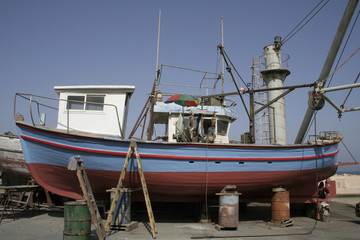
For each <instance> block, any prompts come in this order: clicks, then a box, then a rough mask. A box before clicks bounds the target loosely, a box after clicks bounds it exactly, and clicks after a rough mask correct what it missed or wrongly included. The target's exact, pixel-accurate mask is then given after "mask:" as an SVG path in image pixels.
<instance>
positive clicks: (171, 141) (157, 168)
mask: <svg viewBox="0 0 360 240" xmlns="http://www.w3.org/2000/svg"><path fill="white" fill-rule="evenodd" d="M218 49H219V51H220V52H221V54H222V55H223V59H224V60H225V62H226V64H227V66H228V67H227V69H228V71H229V73H230V75H231V76H232V73H231V66H230V65H229V61H227V60H228V59H227V55H226V54H225V52H224V49H223V47H222V45H219V47H218ZM331 51H333V50H331ZM264 56H265V58H264V61H265V63H264V65H265V66H266V67H265V69H264V70H263V71H262V72H261V74H262V76H263V79H264V82H265V83H266V88H264V89H258V90H256V89H253V88H252V87H248V88H239V87H238V86H237V85H236V81H234V83H235V87H236V89H237V91H236V92H235V94H238V95H239V98H240V99H241V100H242V103H244V101H243V96H244V95H245V94H249V96H250V104H249V105H250V108H249V110H246V112H247V114H248V116H249V120H250V124H249V131H248V132H246V133H244V134H242V137H241V142H235V141H231V140H230V139H229V132H230V131H231V124H232V123H233V122H234V121H236V116H235V113H234V111H233V110H232V109H233V107H234V106H233V105H232V104H229V102H228V101H227V99H226V95H227V94H224V93H219V94H215V93H213V94H211V95H210V94H207V95H205V94H199V95H197V96H194V95H193V94H192V95H187V94H185V93H183V92H178V93H174V94H172V95H171V96H166V94H164V92H162V91H161V90H160V88H159V85H160V81H159V76H160V70H159V68H158V66H157V75H156V79H155V82H154V87H153V89H152V92H151V94H150V95H149V99H148V102H147V103H146V104H145V107H144V108H143V111H142V114H141V116H140V117H139V119H138V121H137V122H136V123H135V126H134V128H133V131H132V132H131V133H130V135H129V137H126V128H127V126H126V122H127V115H128V111H129V101H130V98H131V96H132V94H133V91H134V90H135V87H134V86H126V85H125V86H123V85H119V86H57V87H55V91H56V92H57V93H58V95H59V98H58V99H55V100H57V101H59V103H58V107H51V106H50V105H48V104H44V103H40V100H39V99H41V98H42V99H44V98H43V97H41V96H36V95H32V94H20V93H18V94H17V95H16V99H17V98H20V99H22V100H23V99H25V100H27V101H29V102H30V115H29V119H31V121H30V122H25V121H16V125H17V129H18V133H19V136H20V141H21V145H22V148H23V152H24V156H25V159H26V162H27V164H28V167H29V169H30V172H31V174H32V176H33V177H34V178H35V180H36V182H37V183H38V184H40V185H41V186H42V187H43V188H45V189H46V190H48V191H51V192H53V193H55V194H58V195H61V196H65V197H69V198H73V199H82V197H83V195H82V191H81V189H80V186H79V184H78V183H77V182H78V180H77V177H76V174H75V173H74V172H73V171H70V170H68V169H67V166H68V161H69V159H70V158H71V157H73V156H79V155H80V156H81V157H82V159H83V160H84V166H85V168H86V171H87V174H88V177H89V180H90V184H91V187H92V190H93V192H94V193H95V194H96V195H98V196H100V195H105V194H106V190H107V189H111V188H113V187H115V186H116V183H117V181H118V179H119V176H120V173H121V171H122V168H123V164H124V160H125V156H126V155H127V152H128V150H129V146H130V143H131V141H136V143H137V146H138V150H139V153H140V158H141V162H142V167H143V171H144V176H145V179H146V183H147V187H148V191H149V195H150V198H151V200H152V201H160V202H161V201H163V202H186V201H192V202H194V201H198V202H204V201H210V200H213V199H217V197H216V195H215V193H218V192H220V191H221V189H223V188H224V186H226V185H235V186H236V188H237V191H239V192H241V193H242V196H241V201H244V202H246V201H269V199H270V198H271V193H272V190H273V188H276V187H283V188H286V189H288V190H289V192H290V201H291V202H301V203H311V202H314V201H315V198H316V197H317V186H318V182H320V181H322V180H326V179H327V178H329V177H330V176H332V175H333V174H335V172H336V170H337V168H338V165H339V162H338V153H339V142H340V141H341V139H342V136H341V135H340V134H339V133H338V132H333V131H329V132H323V133H320V134H316V135H315V136H313V139H309V140H308V141H305V142H303V139H302V140H301V141H299V142H297V143H294V144H289V143H287V139H286V123H285V110H284V99H283V96H284V95H285V94H284V93H283V90H284V89H288V90H289V91H287V92H286V93H288V92H290V90H293V89H295V88H297V87H313V88H314V89H317V90H316V91H317V92H316V93H319V92H320V93H321V94H322V93H323V92H321V88H320V90H319V89H318V88H317V86H318V85H316V83H314V84H308V85H302V86H290V87H284V86H283V82H284V80H285V78H286V76H288V75H289V74H290V71H289V70H288V69H287V68H286V67H285V68H284V67H283V62H284V60H283V59H282V57H281V56H282V54H281V41H280V40H279V39H278V38H275V41H274V43H272V44H270V45H268V46H266V47H265V48H264ZM256 92H269V94H268V99H267V103H266V104H265V105H264V106H263V107H261V108H260V109H258V110H255V108H254V97H253V96H254V93H256ZM314 95H316V94H314ZM316 96H317V95H316ZM164 97H166V98H164ZM45 99H46V100H47V101H48V100H52V99H50V98H45ZM313 99H314V98H313ZM316 100H318V98H316ZM313 102H314V104H313V105H312V107H313V108H314V109H315V108H316V109H320V108H321V107H319V104H318V103H316V104H315V102H316V101H315V100H314V101H313ZM27 105H28V106H29V104H28V103H27ZM310 105H311V104H310ZM244 106H245V104H244ZM245 107H246V106H245ZM45 108H52V109H55V110H56V111H57V114H58V118H57V126H56V127H49V126H47V124H46V115H45V114H43V113H42V111H43V109H45ZM15 109H16V108H15ZM265 109H267V110H268V111H269V125H268V128H269V143H268V144H258V143H256V141H255V129H254V128H255V124H254V119H255V118H254V116H255V114H257V113H259V112H261V111H263V110H265ZM35 118H38V120H35ZM146 121H148V123H149V124H148V128H147V129H146V130H144V129H143V131H142V132H141V136H140V137H135V135H134V134H135V132H136V131H137V130H138V129H139V127H141V126H143V125H144V123H145V122H146ZM159 125H162V126H163V129H165V131H164V134H163V135H160V134H157V135H156V136H155V134H154V132H156V133H157V132H158V131H157V130H156V129H157V128H159ZM155 130H156V131H155ZM124 186H126V187H130V188H138V187H140V186H141V183H140V178H139V176H138V166H137V163H136V160H134V156H133V157H132V159H131V161H130V165H129V167H128V169H127V174H126V176H125V181H124ZM138 195H139V196H141V194H138ZM332 196H335V194H334V195H332ZM133 199H135V200H136V199H137V194H136V192H135V193H134V198H133Z"/></svg>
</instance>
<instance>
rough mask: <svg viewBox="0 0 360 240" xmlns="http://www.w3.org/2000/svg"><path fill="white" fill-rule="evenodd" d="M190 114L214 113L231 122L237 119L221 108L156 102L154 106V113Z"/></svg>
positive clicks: (233, 114) (231, 113) (230, 112)
mask: <svg viewBox="0 0 360 240" xmlns="http://www.w3.org/2000/svg"><path fill="white" fill-rule="evenodd" d="M190 112H192V113H194V114H200V113H201V114H203V115H212V114H213V113H214V112H215V113H216V115H218V116H226V117H229V118H231V119H232V121H234V120H236V119H237V117H236V115H235V113H234V112H233V111H232V110H231V109H229V108H226V107H222V106H200V105H199V106H197V107H182V106H180V105H178V104H176V103H164V102H156V105H155V106H154V113H185V114H186V113H188V114H190Z"/></svg>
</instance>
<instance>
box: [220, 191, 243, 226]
mask: <svg viewBox="0 0 360 240" xmlns="http://www.w3.org/2000/svg"><path fill="white" fill-rule="evenodd" d="M238 224H239V195H238V194H231V193H228V194H224V195H222V196H220V206H219V225H221V226H222V227H224V228H237V227H238Z"/></svg>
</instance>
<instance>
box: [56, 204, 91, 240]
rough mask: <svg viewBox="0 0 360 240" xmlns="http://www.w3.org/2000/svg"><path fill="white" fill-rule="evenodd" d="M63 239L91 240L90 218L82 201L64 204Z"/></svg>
mask: <svg viewBox="0 0 360 240" xmlns="http://www.w3.org/2000/svg"><path fill="white" fill-rule="evenodd" d="M64 207H65V209H64V234H63V239H64V240H65V239H66V240H67V239H69V240H70V239H71V240H83V239H84V240H85V239H88V240H90V239H91V216H90V212H89V209H88V206H87V205H86V202H84V201H71V202H65V204H64Z"/></svg>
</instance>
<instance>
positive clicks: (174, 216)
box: [0, 197, 360, 240]
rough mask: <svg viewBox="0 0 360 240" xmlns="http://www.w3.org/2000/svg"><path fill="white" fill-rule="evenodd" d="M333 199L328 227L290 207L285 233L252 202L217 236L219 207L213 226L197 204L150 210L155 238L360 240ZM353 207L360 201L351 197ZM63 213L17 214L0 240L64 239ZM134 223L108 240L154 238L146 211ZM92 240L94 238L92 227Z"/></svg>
mask: <svg viewBox="0 0 360 240" xmlns="http://www.w3.org/2000/svg"><path fill="white" fill-rule="evenodd" d="M345 200H347V201H344V199H341V198H338V199H335V200H334V201H333V202H332V203H331V205H330V207H331V209H330V211H331V220H330V222H319V221H318V222H317V221H315V220H314V219H311V218H308V217H305V216H303V209H302V208H301V207H299V206H292V208H291V218H292V219H293V220H294V225H293V226H291V227H287V228H278V227H269V226H268V225H267V224H266V223H267V222H269V221H270V220H271V207H270V205H269V204H258V203H251V204H249V206H248V207H247V211H246V212H240V215H239V227H238V230H232V231H230V230H228V231H218V230H216V229H215V224H216V221H217V219H216V218H217V208H216V207H214V206H212V207H210V208H209V212H210V215H211V218H212V220H213V222H212V223H205V224H200V223H199V219H198V216H199V214H198V209H199V206H197V205H195V204H179V205H174V204H157V205H153V209H154V216H155V220H156V227H157V230H158V234H157V238H156V239H216V238H219V239H265V240H266V239H280V240H281V239H295V240H296V239H310V240H311V239H316V240H318V239H326V240H332V239H334V240H335V239H336V240H338V239H360V217H356V216H355V209H354V205H353V204H349V203H346V202H349V199H345ZM352 202H360V197H353V198H352ZM63 216H64V215H63V212H62V211H46V210H41V211H38V210H27V211H21V212H17V213H16V220H15V221H14V220H13V219H12V215H11V214H10V215H9V214H7V215H6V218H5V219H3V221H2V223H1V225H0V239H3V240H8V239H9V240H10V239H16V240H18V239H39V240H40V239H62V238H63V229H64V218H63ZM132 221H138V222H139V227H138V228H137V229H135V230H133V231H131V232H125V231H117V232H113V233H111V234H110V235H109V236H108V239H110V240H112V239H113V240H115V239H124V240H125V239H152V237H151V233H150V231H149V230H148V229H147V226H148V224H147V221H148V218H147V213H146V208H145V207H144V206H136V205H135V206H134V209H133V212H132ZM91 239H97V236H96V232H95V230H94V228H93V226H92V232H91Z"/></svg>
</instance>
